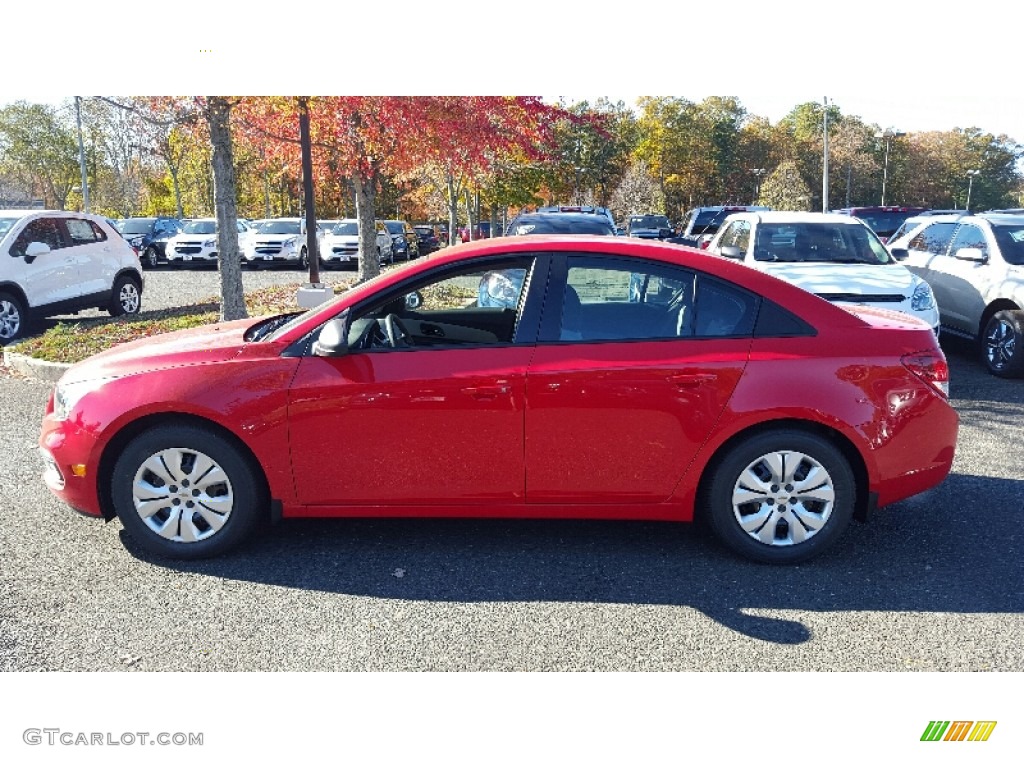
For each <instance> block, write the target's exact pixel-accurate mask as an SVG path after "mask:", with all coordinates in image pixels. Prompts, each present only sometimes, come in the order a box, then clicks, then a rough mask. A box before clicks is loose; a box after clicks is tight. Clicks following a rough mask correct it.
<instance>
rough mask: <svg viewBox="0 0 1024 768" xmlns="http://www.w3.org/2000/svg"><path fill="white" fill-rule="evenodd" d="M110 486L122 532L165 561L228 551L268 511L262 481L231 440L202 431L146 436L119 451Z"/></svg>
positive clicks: (164, 430) (165, 430) (159, 430)
mask: <svg viewBox="0 0 1024 768" xmlns="http://www.w3.org/2000/svg"><path fill="white" fill-rule="evenodd" d="M210 465H213V467H215V468H219V469H220V470H221V472H220V473H216V472H215V471H213V467H211V468H207V467H208V466H210ZM153 469H156V470H157V471H153ZM158 473H159V474H158ZM161 475H162V477H161ZM204 478H207V479H208V481H207V482H205V484H204ZM209 478H212V480H209ZM221 478H223V479H221ZM111 482H112V487H111V498H112V499H113V501H114V511H115V512H116V513H117V516H118V518H119V519H120V520H121V524H122V525H123V526H124V528H125V531H127V532H128V534H129V535H131V537H132V538H133V539H134V540H135V541H136V542H138V543H139V545H140V546H142V547H143V548H144V549H146V550H147V551H148V552H151V553H153V554H156V555H160V556H162V557H171V558H176V559H179V560H193V559H199V558H204V557H213V556H215V555H220V554H223V553H224V552H227V551H229V550H231V549H233V548H235V547H237V546H239V545H240V544H241V543H242V542H243V541H244V540H245V539H246V538H247V537H248V536H249V535H250V534H251V533H252V532H253V530H254V528H255V527H256V524H257V522H258V521H259V520H260V519H262V518H263V517H264V516H265V514H266V511H267V496H266V492H265V490H264V488H265V485H264V482H263V478H262V477H260V476H258V474H257V472H256V471H254V469H253V468H252V466H251V465H250V462H249V461H248V460H247V459H246V457H245V456H243V455H242V453H241V452H240V451H239V450H238V449H237V448H235V446H234V445H232V444H231V442H229V441H228V440H226V439H224V438H223V437H221V436H220V435H218V434H216V433H214V432H212V431H210V430H207V429H204V428H202V427H195V426H163V427H156V428H154V429H150V430H149V431H147V432H144V433H142V434H141V435H139V436H138V437H136V438H135V439H134V440H132V441H131V442H130V443H128V445H127V446H125V448H124V450H123V451H122V452H121V455H120V456H119V457H118V459H117V462H116V463H115V464H114V471H113V475H112V480H111ZM136 488H143V489H145V488H148V489H149V490H148V491H146V490H140V491H139V492H138V493H137V492H136V490H135V489H136ZM143 496H145V498H140V497H143ZM137 500H138V505H139V506H138V507H137V506H136V502H137ZM165 501H166V505H164V504H163V502H165ZM188 505H191V506H188ZM143 512H148V513H149V514H148V515H146V516H144V515H143ZM160 531H162V533H161V532H160ZM189 539H193V540H189Z"/></svg>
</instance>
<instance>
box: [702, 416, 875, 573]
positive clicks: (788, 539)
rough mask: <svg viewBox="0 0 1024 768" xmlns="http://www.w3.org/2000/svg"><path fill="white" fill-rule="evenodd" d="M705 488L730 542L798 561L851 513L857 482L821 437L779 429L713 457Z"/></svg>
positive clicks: (763, 555)
mask: <svg viewBox="0 0 1024 768" xmlns="http://www.w3.org/2000/svg"><path fill="white" fill-rule="evenodd" d="M709 480H710V481H709V483H708V485H707V488H706V494H705V496H704V503H705V509H703V510H701V512H703V513H705V514H706V515H707V517H708V521H709V523H710V525H711V528H712V530H714V532H715V533H716V535H717V536H718V537H719V539H720V540H721V541H722V543H724V544H725V545H726V546H727V547H729V548H730V549H732V550H733V551H734V552H737V553H739V554H741V555H744V556H746V557H748V558H750V559H753V560H758V561H760V562H764V563H777V564H788V563H797V562H801V561H803V560H807V559H809V558H811V557H814V556H816V555H818V554H820V553H821V552H823V551H825V550H826V549H828V547H830V546H831V545H832V544H833V543H835V541H836V539H838V538H839V536H841V535H842V533H843V531H844V530H845V529H846V527H847V525H848V524H849V522H850V519H851V518H852V516H853V508H854V503H855V500H856V494H857V489H856V482H855V480H854V476H853V471H852V470H851V468H850V464H849V462H848V461H847V459H846V458H845V457H844V456H843V454H842V452H841V451H840V450H839V449H838V448H836V447H835V446H833V445H832V444H831V443H829V442H828V441H826V440H825V439H824V438H821V437H818V436H816V435H812V434H810V433H807V432H801V431H798V430H791V429H781V430H776V431H772V432H766V433H763V434H760V435H756V436H754V437H751V438H750V439H745V440H741V441H740V442H738V443H736V444H735V445H734V446H732V447H731V448H730V449H729V450H728V451H727V452H726V453H725V455H724V456H722V458H721V460H720V461H718V463H717V464H716V466H715V468H714V470H713V473H712V474H711V476H710V478H709Z"/></svg>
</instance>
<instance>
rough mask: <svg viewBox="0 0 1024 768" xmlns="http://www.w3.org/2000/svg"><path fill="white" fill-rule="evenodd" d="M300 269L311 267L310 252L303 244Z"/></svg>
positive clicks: (300, 254) (300, 252) (300, 253)
mask: <svg viewBox="0 0 1024 768" xmlns="http://www.w3.org/2000/svg"><path fill="white" fill-rule="evenodd" d="M299 269H303V270H308V269H309V252H308V251H307V250H306V248H305V246H303V248H302V250H301V251H299Z"/></svg>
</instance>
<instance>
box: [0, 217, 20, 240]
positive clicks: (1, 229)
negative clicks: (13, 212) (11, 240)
mask: <svg viewBox="0 0 1024 768" xmlns="http://www.w3.org/2000/svg"><path fill="white" fill-rule="evenodd" d="M21 218H22V217H21V216H16V217H15V218H13V219H0V237H3V236H4V235H6V234H7V233H8V232H10V230H11V227H13V226H14V225H15V224H17V223H18V222H19V221H21Z"/></svg>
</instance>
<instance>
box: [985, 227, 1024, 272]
mask: <svg viewBox="0 0 1024 768" xmlns="http://www.w3.org/2000/svg"><path fill="white" fill-rule="evenodd" d="M992 234H993V235H995V238H996V242H997V243H998V244H999V250H1000V252H1001V253H1002V254H1003V260H1004V261H1005V262H1006V263H1007V264H1016V265H1017V266H1021V265H1024V224H1020V225H1010V224H993V225H992Z"/></svg>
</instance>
